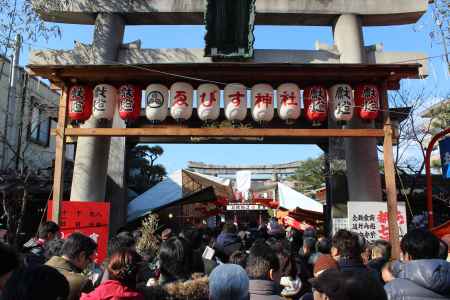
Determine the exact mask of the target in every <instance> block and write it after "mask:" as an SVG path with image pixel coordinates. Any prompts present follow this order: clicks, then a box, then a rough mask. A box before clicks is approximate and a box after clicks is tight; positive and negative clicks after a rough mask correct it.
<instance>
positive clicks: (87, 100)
mask: <svg viewBox="0 0 450 300" xmlns="http://www.w3.org/2000/svg"><path fill="white" fill-rule="evenodd" d="M68 98H69V99H68V102H69V113H68V114H69V119H70V120H72V121H75V122H84V121H86V120H87V119H89V118H90V117H91V114H92V98H93V92H92V88H91V87H89V86H85V85H74V86H72V87H71V88H70V90H69V96H68Z"/></svg>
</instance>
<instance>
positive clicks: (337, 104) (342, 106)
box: [330, 84, 355, 121]
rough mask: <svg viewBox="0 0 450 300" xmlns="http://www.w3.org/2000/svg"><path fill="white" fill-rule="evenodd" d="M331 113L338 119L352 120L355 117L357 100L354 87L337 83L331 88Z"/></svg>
mask: <svg viewBox="0 0 450 300" xmlns="http://www.w3.org/2000/svg"><path fill="white" fill-rule="evenodd" d="M330 100H331V113H332V116H333V118H334V119H335V120H336V121H350V120H351V119H352V117H353V108H354V107H355V101H354V98H353V90H352V87H351V86H349V85H348V84H335V85H333V86H332V87H331V89H330Z"/></svg>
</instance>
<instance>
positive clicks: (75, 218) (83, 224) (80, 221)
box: [47, 201, 110, 263]
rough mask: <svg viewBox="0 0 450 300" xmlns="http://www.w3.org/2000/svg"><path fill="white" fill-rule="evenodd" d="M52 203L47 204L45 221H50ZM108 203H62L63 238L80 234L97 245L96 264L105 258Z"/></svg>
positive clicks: (107, 233)
mask: <svg viewBox="0 0 450 300" xmlns="http://www.w3.org/2000/svg"><path fill="white" fill-rule="evenodd" d="M52 207H53V201H49V202H48V209H47V219H48V220H51V219H52ZM109 207H110V204H109V203H105V202H75V201H62V202H61V214H60V223H59V226H60V227H61V233H62V235H63V238H67V237H68V236H69V235H70V234H71V233H73V232H81V233H83V234H85V235H87V236H89V237H90V238H92V239H93V240H94V241H95V242H96V243H97V245H98V249H97V252H98V257H97V263H100V262H102V261H103V260H104V259H105V258H106V256H107V246H108V235H109V231H108V227H109V226H108V225H109Z"/></svg>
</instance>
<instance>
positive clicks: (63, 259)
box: [45, 232, 97, 300]
mask: <svg viewBox="0 0 450 300" xmlns="http://www.w3.org/2000/svg"><path fill="white" fill-rule="evenodd" d="M96 250H97V243H95V242H94V241H93V240H92V239H91V238H90V237H87V236H85V235H83V234H81V233H78V232H75V233H72V234H71V235H70V236H69V237H68V238H67V240H66V241H65V242H64V244H63V247H62V249H61V256H53V257H52V258H51V259H50V260H49V261H47V262H46V263H45V264H46V265H47V266H50V267H53V268H55V269H56V270H58V271H59V272H60V273H61V274H62V275H64V277H66V279H67V281H68V282H69V288H70V291H69V297H68V298H67V299H68V300H78V299H80V296H81V293H82V292H85V293H87V292H90V291H92V290H93V289H94V287H93V284H92V281H91V280H90V279H89V277H88V276H85V275H83V271H84V270H85V269H87V267H88V266H89V265H90V264H92V263H93V261H94V260H95V255H96Z"/></svg>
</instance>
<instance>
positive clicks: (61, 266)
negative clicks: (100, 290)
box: [45, 256, 94, 300]
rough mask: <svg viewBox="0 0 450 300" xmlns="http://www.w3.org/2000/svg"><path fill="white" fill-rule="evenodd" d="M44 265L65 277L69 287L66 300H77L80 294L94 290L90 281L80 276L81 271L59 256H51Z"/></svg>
mask: <svg viewBox="0 0 450 300" xmlns="http://www.w3.org/2000/svg"><path fill="white" fill-rule="evenodd" d="M45 264H46V265H47V266H50V267H53V268H55V269H56V270H58V271H59V272H60V273H61V274H62V275H64V277H66V279H67V281H68V282H69V287H70V292H69V297H68V298H67V299H68V300H78V299H79V298H80V296H81V293H82V292H84V293H89V292H91V291H92V290H93V289H94V287H93V285H92V282H91V280H90V279H89V278H88V277H87V276H84V275H83V274H81V270H79V269H78V268H76V267H75V266H74V265H72V264H71V263H70V262H69V261H68V260H66V259H64V258H62V257H59V256H53V257H52V258H50V259H49V261H48V262H46V263H45Z"/></svg>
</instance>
